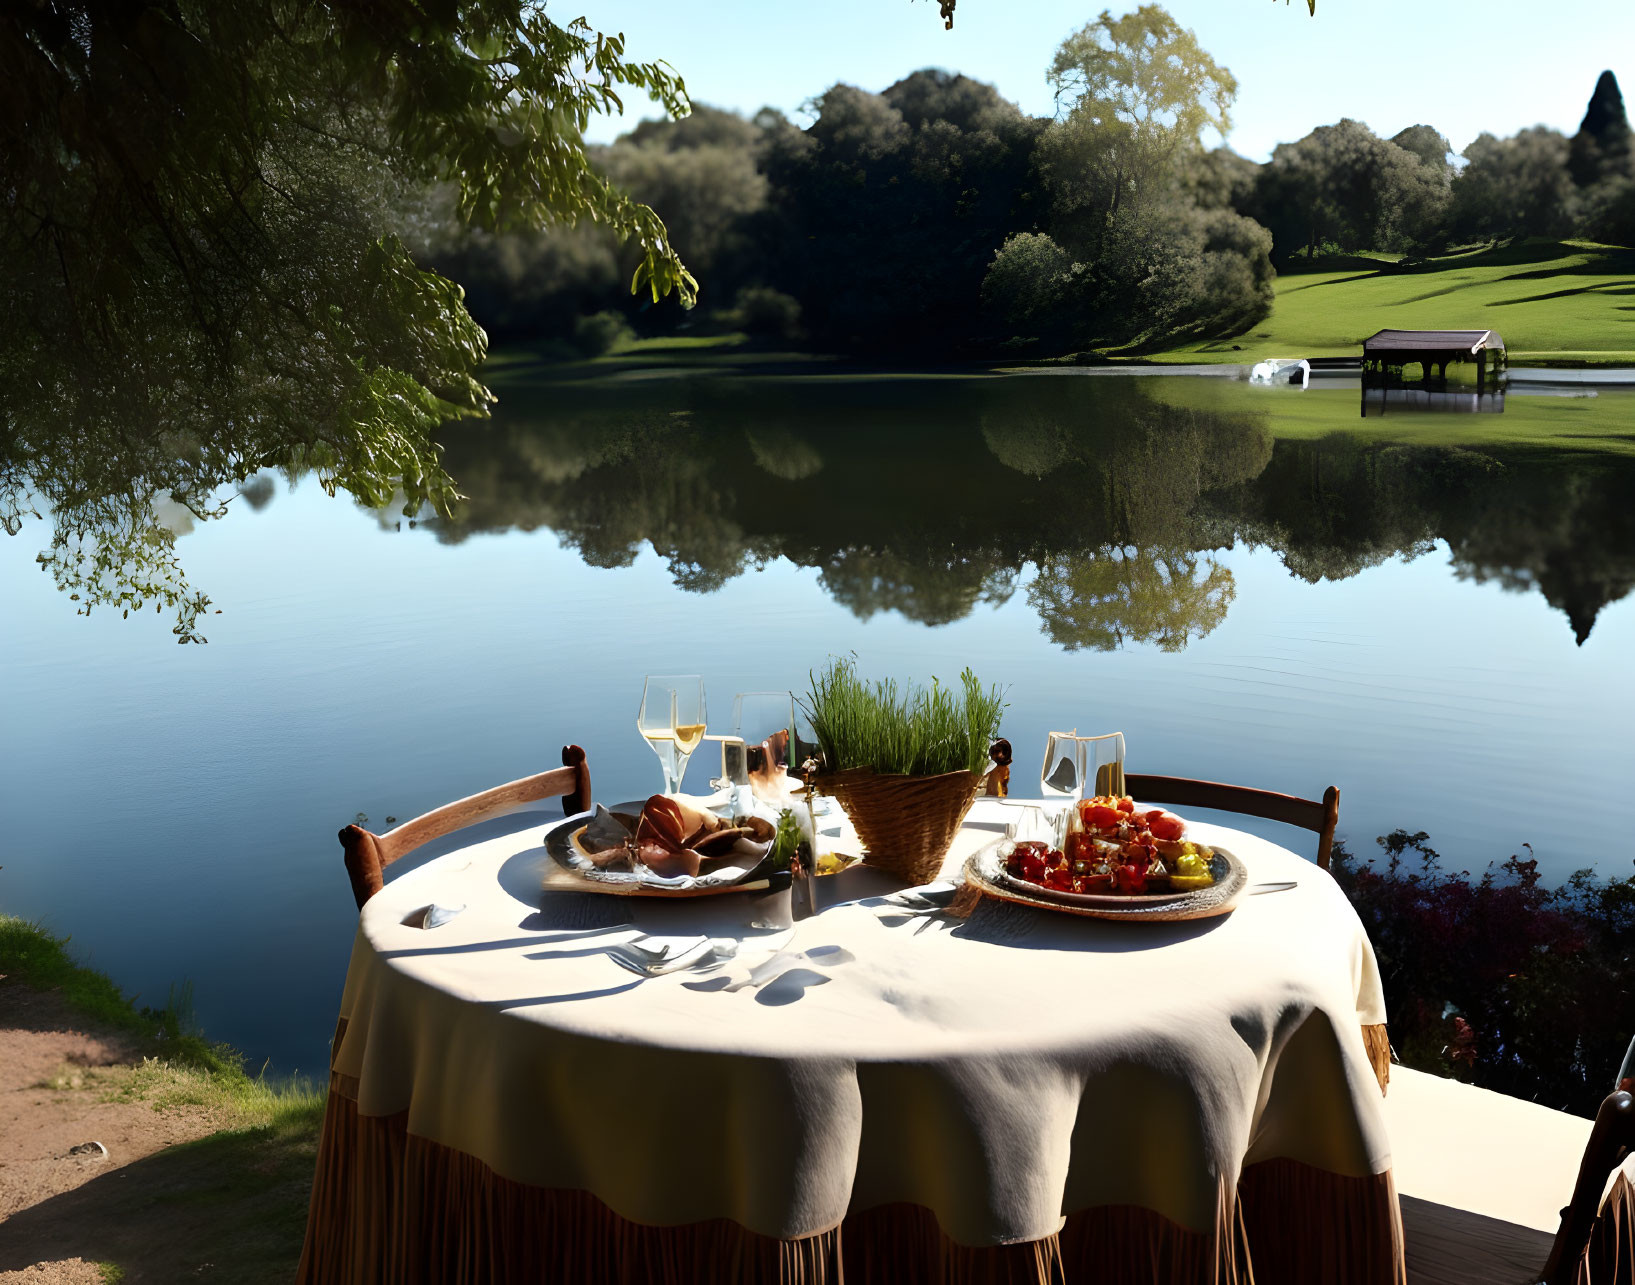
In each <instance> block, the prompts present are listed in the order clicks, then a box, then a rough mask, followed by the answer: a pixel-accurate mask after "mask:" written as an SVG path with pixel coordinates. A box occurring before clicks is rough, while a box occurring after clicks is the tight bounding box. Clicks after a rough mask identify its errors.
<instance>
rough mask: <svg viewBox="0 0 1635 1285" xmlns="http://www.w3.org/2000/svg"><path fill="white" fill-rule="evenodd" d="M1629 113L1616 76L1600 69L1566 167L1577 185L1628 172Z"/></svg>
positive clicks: (1586, 184)
mask: <svg viewBox="0 0 1635 1285" xmlns="http://www.w3.org/2000/svg"><path fill="white" fill-rule="evenodd" d="M1630 153H1631V148H1630V130H1629V117H1628V116H1627V115H1626V114H1625V112H1624V95H1623V93H1622V91H1620V90H1619V88H1618V77H1616V76H1614V75H1613V74H1612V73H1611V72H1610V71H1604V72H1602V73H1601V78H1600V79H1599V80H1597V81H1596V82H1595V92H1594V93H1593V94H1591V95H1590V102H1589V106H1588V107H1587V108H1586V109H1585V111H1584V120H1583V123H1582V124H1580V125H1579V127H1578V133H1576V134H1574V135H1573V139H1572V143H1571V145H1570V147H1569V150H1568V154H1567V168H1568V170H1569V171H1570V172H1571V174H1572V176H1573V182H1574V183H1576V184H1578V186H1579V187H1593V186H1594V185H1595V184H1597V183H1600V182H1602V181H1603V180H1605V179H1609V178H1614V177H1619V176H1623V175H1626V174H1628V172H1629V166H1630Z"/></svg>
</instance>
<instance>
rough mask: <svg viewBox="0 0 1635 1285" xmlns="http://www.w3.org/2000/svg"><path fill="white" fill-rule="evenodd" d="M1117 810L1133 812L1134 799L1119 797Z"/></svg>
mask: <svg viewBox="0 0 1635 1285" xmlns="http://www.w3.org/2000/svg"><path fill="white" fill-rule="evenodd" d="M1118 810H1119V811H1120V812H1134V811H1135V800H1134V799H1120V800H1119V801H1118Z"/></svg>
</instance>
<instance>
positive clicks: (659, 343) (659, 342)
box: [616, 330, 749, 354]
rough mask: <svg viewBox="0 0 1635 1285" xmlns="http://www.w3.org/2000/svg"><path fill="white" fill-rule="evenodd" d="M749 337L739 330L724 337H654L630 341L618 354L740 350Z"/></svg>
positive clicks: (618, 350) (620, 348) (621, 347)
mask: <svg viewBox="0 0 1635 1285" xmlns="http://www.w3.org/2000/svg"><path fill="white" fill-rule="evenodd" d="M748 342H749V336H748V335H746V334H744V332H743V331H741V330H734V331H732V332H731V333H729V334H724V335H655V336H653V337H652V338H651V339H632V340H631V341H630V342H629V343H626V344H623V345H621V346H620V347H619V348H618V349H617V350H616V351H617V352H619V353H643V354H651V353H664V352H709V351H712V350H718V349H720V350H724V349H728V348H742V347H743V346H744V345H745V344H746V343H748Z"/></svg>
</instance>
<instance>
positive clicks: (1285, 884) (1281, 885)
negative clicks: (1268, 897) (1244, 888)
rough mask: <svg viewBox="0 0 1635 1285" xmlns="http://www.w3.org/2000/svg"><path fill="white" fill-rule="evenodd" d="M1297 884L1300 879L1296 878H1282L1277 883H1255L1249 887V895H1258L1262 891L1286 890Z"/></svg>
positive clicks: (1297, 885)
mask: <svg viewBox="0 0 1635 1285" xmlns="http://www.w3.org/2000/svg"><path fill="white" fill-rule="evenodd" d="M1299 886H1300V881H1299V880H1298V879H1284V880H1282V881H1281V882H1277V883H1257V884H1254V885H1252V886H1251V887H1250V889H1249V895H1250V896H1251V897H1258V896H1259V895H1260V894H1261V893H1263V892H1287V891H1288V890H1289V889H1290V888H1298V887H1299Z"/></svg>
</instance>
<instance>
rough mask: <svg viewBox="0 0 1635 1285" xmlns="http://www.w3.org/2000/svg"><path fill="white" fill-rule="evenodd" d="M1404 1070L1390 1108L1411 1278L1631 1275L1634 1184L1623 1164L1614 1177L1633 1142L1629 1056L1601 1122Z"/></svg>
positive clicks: (1550, 1284) (1493, 1281) (1601, 1284)
mask: <svg viewBox="0 0 1635 1285" xmlns="http://www.w3.org/2000/svg"><path fill="white" fill-rule="evenodd" d="M1631 1053H1632V1055H1635V1045H1632V1046H1631ZM1627 1061H1628V1059H1626V1063H1627ZM1394 1071H1395V1073H1394V1074H1393V1075H1392V1076H1391V1093H1390V1096H1389V1097H1387V1098H1386V1099H1385V1115H1386V1122H1387V1125H1388V1127H1389V1129H1390V1133H1391V1151H1392V1160H1393V1164H1394V1172H1395V1176H1396V1181H1397V1191H1398V1193H1399V1196H1400V1198H1401V1202H1402V1225H1403V1231H1404V1234H1405V1238H1406V1246H1407V1251H1408V1285H1541V1283H1542V1285H1631V1281H1632V1280H1635V1227H1632V1225H1631V1219H1632V1215H1635V1190H1632V1188H1631V1187H1630V1184H1629V1182H1628V1181H1627V1179H1626V1178H1625V1177H1623V1176H1622V1175H1619V1176H1618V1177H1617V1178H1615V1179H1614V1180H1613V1182H1612V1185H1611V1188H1610V1190H1609V1189H1608V1184H1607V1179H1608V1178H1609V1177H1611V1176H1612V1175H1613V1173H1614V1172H1615V1170H1617V1169H1618V1168H1619V1167H1620V1166H1621V1165H1622V1163H1623V1162H1624V1160H1625V1159H1626V1158H1627V1157H1628V1155H1629V1153H1630V1150H1631V1148H1632V1147H1635V1097H1632V1095H1631V1092H1630V1090H1631V1088H1635V1083H1632V1081H1631V1079H1630V1078H1629V1067H1628V1066H1627V1065H1626V1068H1625V1070H1624V1071H1623V1072H1621V1073H1620V1076H1619V1080H1618V1087H1617V1088H1616V1089H1614V1090H1613V1092H1612V1093H1611V1094H1609V1095H1608V1096H1607V1097H1606V1098H1605V1099H1604V1100H1603V1101H1602V1103H1601V1107H1600V1110H1599V1111H1598V1112H1597V1113H1596V1117H1595V1121H1594V1123H1593V1124H1592V1123H1591V1122H1590V1121H1589V1120H1585V1119H1582V1118H1580V1117H1578V1116H1573V1115H1567V1114H1566V1113H1564V1112H1561V1111H1552V1110H1550V1109H1549V1108H1547V1107H1543V1106H1540V1105H1539V1104H1538V1103H1536V1102H1527V1101H1523V1100H1521V1099H1519V1098H1511V1097H1506V1096H1505V1095H1504V1094H1501V1093H1494V1092H1492V1091H1491V1090H1489V1089H1478V1088H1475V1087H1473V1086H1471V1085H1468V1084H1459V1083H1457V1082H1455V1081H1451V1080H1445V1079H1443V1078H1441V1077H1440V1076H1436V1075H1429V1074H1427V1073H1425V1072H1423V1071H1413V1070H1410V1069H1409V1068H1407V1067H1401V1066H1399V1067H1396V1068H1394ZM1569 1189H1570V1190H1571V1192H1572V1197H1571V1200H1570V1201H1569V1202H1568V1204H1567V1206H1566V1207H1565V1208H1560V1207H1559V1206H1558V1205H1557V1204H1556V1201H1558V1200H1560V1199H1561V1196H1562V1195H1563V1194H1564V1193H1565V1192H1567V1191H1568V1190H1569ZM1603 1193H1604V1198H1603ZM1551 1228H1554V1229H1555V1230H1554V1233H1553V1234H1552V1232H1551Z"/></svg>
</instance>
